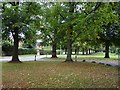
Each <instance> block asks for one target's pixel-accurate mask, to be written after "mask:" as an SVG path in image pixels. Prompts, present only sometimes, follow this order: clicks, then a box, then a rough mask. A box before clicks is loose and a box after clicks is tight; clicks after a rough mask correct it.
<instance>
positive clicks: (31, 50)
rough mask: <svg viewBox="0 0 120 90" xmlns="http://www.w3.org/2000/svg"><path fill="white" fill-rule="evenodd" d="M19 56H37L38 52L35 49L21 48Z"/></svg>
mask: <svg viewBox="0 0 120 90" xmlns="http://www.w3.org/2000/svg"><path fill="white" fill-rule="evenodd" d="M18 54H19V55H25V54H37V51H36V50H35V49H34V48H19V49H18Z"/></svg>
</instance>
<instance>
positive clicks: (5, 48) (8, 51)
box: [2, 41, 13, 56]
mask: <svg viewBox="0 0 120 90" xmlns="http://www.w3.org/2000/svg"><path fill="white" fill-rule="evenodd" d="M12 50H13V45H12V44H11V43H10V42H9V41H5V42H3V43H2V54H3V55H6V56H10V55H12Z"/></svg>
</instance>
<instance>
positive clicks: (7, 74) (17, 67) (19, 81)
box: [2, 61, 119, 88]
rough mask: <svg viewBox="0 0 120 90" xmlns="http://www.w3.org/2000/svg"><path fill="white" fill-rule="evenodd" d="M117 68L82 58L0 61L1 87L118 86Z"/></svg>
mask: <svg viewBox="0 0 120 90" xmlns="http://www.w3.org/2000/svg"><path fill="white" fill-rule="evenodd" d="M118 68H119V67H113V66H106V65H100V64H94V63H86V62H73V63H70V62H52V61H51V62H44V61H29V62H23V63H20V64H18V63H7V62H4V63H2V81H3V82H2V83H3V88H118Z"/></svg>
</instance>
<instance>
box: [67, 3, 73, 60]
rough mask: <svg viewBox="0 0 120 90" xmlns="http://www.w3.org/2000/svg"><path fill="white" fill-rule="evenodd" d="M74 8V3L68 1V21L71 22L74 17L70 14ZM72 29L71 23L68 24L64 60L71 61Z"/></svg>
mask: <svg viewBox="0 0 120 90" xmlns="http://www.w3.org/2000/svg"><path fill="white" fill-rule="evenodd" d="M74 8H75V3H74V2H69V13H70V16H69V22H71V21H72V20H73V19H74V17H73V16H72V14H73V13H74ZM72 30H73V24H71V23H70V24H69V27H68V30H67V34H68V39H67V58H66V62H73V60H72V58H71V55H72Z"/></svg>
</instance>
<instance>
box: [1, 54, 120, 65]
mask: <svg viewBox="0 0 120 90" xmlns="http://www.w3.org/2000/svg"><path fill="white" fill-rule="evenodd" d="M11 59H12V57H11V56H4V57H0V62H1V61H2V62H4V61H10V60H11ZM19 59H20V60H21V61H34V60H35V55H30V56H24V55H23V56H19ZM36 60H37V61H58V62H62V61H65V60H64V59H59V58H57V60H55V59H54V60H53V59H50V58H46V56H45V55H39V56H36ZM77 62H83V60H77ZM85 62H93V63H94V62H95V63H104V64H109V65H112V66H120V61H118V60H85Z"/></svg>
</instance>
